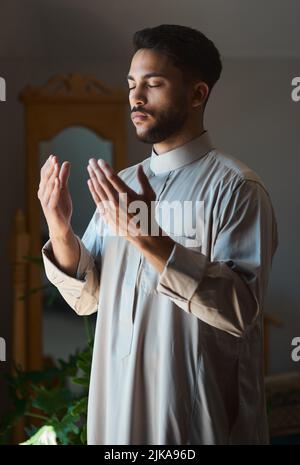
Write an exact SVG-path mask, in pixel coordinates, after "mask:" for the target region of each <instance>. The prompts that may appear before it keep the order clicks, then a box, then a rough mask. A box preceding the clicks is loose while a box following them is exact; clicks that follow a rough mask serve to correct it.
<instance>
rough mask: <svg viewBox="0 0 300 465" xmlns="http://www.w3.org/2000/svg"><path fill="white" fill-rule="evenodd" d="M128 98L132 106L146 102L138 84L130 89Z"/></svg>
mask: <svg viewBox="0 0 300 465" xmlns="http://www.w3.org/2000/svg"><path fill="white" fill-rule="evenodd" d="M129 100H130V104H131V107H132V108H133V107H138V106H140V105H145V103H146V102H147V99H146V96H145V94H144V93H143V91H142V89H141V88H140V87H139V88H138V86H136V87H135V88H134V89H132V90H131V91H130V94H129Z"/></svg>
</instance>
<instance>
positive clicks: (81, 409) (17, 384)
mask: <svg viewBox="0 0 300 465" xmlns="http://www.w3.org/2000/svg"><path fill="white" fill-rule="evenodd" d="M92 351H93V340H92V338H90V339H89V340H88V343H87V347H86V348H85V349H84V350H82V351H77V352H76V353H75V354H73V355H71V356H69V358H68V360H66V361H64V360H61V359H59V360H57V362H56V363H55V366H49V367H45V368H44V369H42V370H37V371H22V370H21V369H20V368H19V367H15V370H14V373H13V374H5V375H4V377H5V380H6V382H7V384H8V387H9V394H10V398H11V404H12V406H13V407H12V409H11V410H10V411H8V412H7V414H6V416H5V418H4V421H3V422H2V425H1V427H0V443H1V444H7V442H8V441H9V436H10V432H11V430H12V427H13V425H14V424H15V422H16V421H17V420H18V419H20V418H22V417H25V418H27V420H26V423H27V425H28V426H27V427H26V435H27V439H29V438H30V437H32V435H34V434H35V433H36V432H37V431H38V429H39V428H40V427H41V426H48V427H53V429H54V431H55V433H56V437H57V443H58V444H66V445H67V444H86V419H87V403H88V387H89V381H90V370H91V360H92ZM72 384H76V385H79V386H80V389H79V391H80V392H79V393H78V392H74V389H72ZM37 421H38V423H39V425H38V426H36V422H37Z"/></svg>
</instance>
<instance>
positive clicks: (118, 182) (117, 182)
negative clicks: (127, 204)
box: [98, 158, 137, 198]
mask: <svg viewBox="0 0 300 465" xmlns="http://www.w3.org/2000/svg"><path fill="white" fill-rule="evenodd" d="M98 165H99V167H100V169H101V171H102V173H103V174H104V175H105V177H106V179H107V181H109V182H110V183H111V184H112V186H113V187H114V189H115V190H116V191H118V192H119V193H127V194H128V195H130V196H132V197H133V198H135V197H136V196H137V193H136V192H135V191H134V190H133V189H131V187H129V186H128V185H127V184H126V183H125V182H124V181H123V179H121V178H120V176H119V175H118V174H117V173H116V172H115V170H114V169H113V168H112V167H111V166H110V165H109V164H108V163H106V162H105V160H103V159H102V158H100V159H99V160H98Z"/></svg>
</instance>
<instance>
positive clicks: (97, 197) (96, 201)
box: [87, 179, 101, 207]
mask: <svg viewBox="0 0 300 465" xmlns="http://www.w3.org/2000/svg"><path fill="white" fill-rule="evenodd" d="M87 184H88V186H89V189H90V193H91V194H92V197H93V200H94V202H95V204H96V206H97V207H98V205H99V204H100V203H101V200H100V198H99V196H98V194H97V192H96V191H95V188H94V185H93V182H92V180H91V179H88V180H87Z"/></svg>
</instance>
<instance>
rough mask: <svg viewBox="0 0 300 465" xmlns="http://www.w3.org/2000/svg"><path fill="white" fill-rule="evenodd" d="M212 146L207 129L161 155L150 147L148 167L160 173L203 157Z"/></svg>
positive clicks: (155, 172)
mask: <svg viewBox="0 0 300 465" xmlns="http://www.w3.org/2000/svg"><path fill="white" fill-rule="evenodd" d="M212 148H213V145H212V142H211V139H210V136H209V134H208V132H207V131H204V132H203V133H202V134H201V135H200V136H197V137H195V138H194V139H192V140H190V141H189V142H187V143H186V144H184V145H181V146H180V147H176V148H175V149H173V150H170V151H169V152H165V153H162V154H161V155H157V153H156V152H155V150H154V147H152V153H151V157H150V169H151V170H152V171H153V173H154V174H160V173H165V172H170V171H172V170H176V169H178V168H182V167H183V166H185V165H187V164H189V163H192V162H193V161H195V160H198V159H199V158H201V157H203V156H204V155H206V154H207V153H208V152H210V151H211V150H212Z"/></svg>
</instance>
